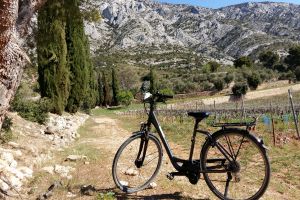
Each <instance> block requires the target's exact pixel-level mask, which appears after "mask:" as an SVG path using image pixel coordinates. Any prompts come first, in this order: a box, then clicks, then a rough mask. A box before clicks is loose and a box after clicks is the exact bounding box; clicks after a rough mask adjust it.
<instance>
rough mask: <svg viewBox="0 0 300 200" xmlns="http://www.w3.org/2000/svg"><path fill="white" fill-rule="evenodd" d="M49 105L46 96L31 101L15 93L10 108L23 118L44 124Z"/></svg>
mask: <svg viewBox="0 0 300 200" xmlns="http://www.w3.org/2000/svg"><path fill="white" fill-rule="evenodd" d="M51 105H52V104H51V101H50V100H49V99H48V98H42V99H40V100H39V101H33V100H26V99H22V98H20V97H19V96H18V95H17V96H16V97H15V99H14V100H13V102H12V105H11V109H12V110H13V111H16V112H18V113H19V115H20V116H21V117H23V118H24V119H27V120H29V121H32V122H38V123H40V124H44V123H45V122H46V120H47V118H48V112H49V110H50V109H51Z"/></svg>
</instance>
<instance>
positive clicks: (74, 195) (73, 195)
mask: <svg viewBox="0 0 300 200" xmlns="http://www.w3.org/2000/svg"><path fill="white" fill-rule="evenodd" d="M76 196H77V195H76V194H73V193H72V192H68V194H67V198H74V197H76Z"/></svg>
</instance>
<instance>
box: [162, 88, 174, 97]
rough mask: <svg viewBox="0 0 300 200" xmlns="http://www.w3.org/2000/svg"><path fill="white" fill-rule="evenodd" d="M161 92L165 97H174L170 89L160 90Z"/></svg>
mask: <svg viewBox="0 0 300 200" xmlns="http://www.w3.org/2000/svg"><path fill="white" fill-rule="evenodd" d="M159 92H160V93H161V94H165V95H172V96H173V95H174V91H173V90H172V89H170V88H165V89H162V90H159Z"/></svg>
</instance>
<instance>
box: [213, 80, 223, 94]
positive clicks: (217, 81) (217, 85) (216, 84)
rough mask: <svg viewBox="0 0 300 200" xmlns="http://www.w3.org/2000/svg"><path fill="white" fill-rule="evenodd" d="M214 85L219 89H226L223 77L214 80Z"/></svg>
mask: <svg viewBox="0 0 300 200" xmlns="http://www.w3.org/2000/svg"><path fill="white" fill-rule="evenodd" d="M214 87H215V89H216V90H218V91H221V90H223V89H224V81H223V80H222V79H216V80H214Z"/></svg>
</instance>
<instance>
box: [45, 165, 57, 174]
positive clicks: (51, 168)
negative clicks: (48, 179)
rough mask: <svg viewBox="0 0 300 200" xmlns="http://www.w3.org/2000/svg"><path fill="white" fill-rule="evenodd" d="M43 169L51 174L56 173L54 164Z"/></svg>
mask: <svg viewBox="0 0 300 200" xmlns="http://www.w3.org/2000/svg"><path fill="white" fill-rule="evenodd" d="M42 170H44V171H46V172H48V173H49V174H54V167H53V166H48V167H43V168H42Z"/></svg>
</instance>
